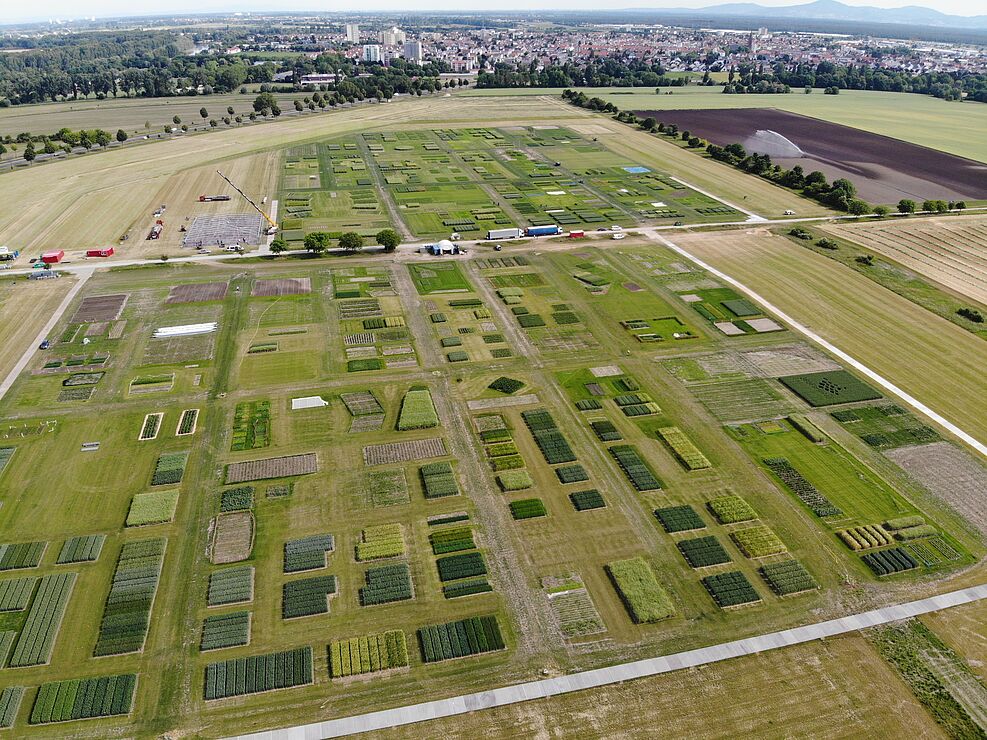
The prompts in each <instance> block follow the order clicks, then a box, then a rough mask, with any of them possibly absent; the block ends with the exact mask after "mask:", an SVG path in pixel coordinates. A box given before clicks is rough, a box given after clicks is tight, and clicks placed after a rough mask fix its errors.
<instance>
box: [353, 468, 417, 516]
mask: <svg viewBox="0 0 987 740" xmlns="http://www.w3.org/2000/svg"><path fill="white" fill-rule="evenodd" d="M364 495H365V496H366V497H367V499H368V500H369V501H370V504H371V506H374V507H381V506H396V505H399V504H407V503H409V502H410V501H411V496H410V494H409V493H408V479H407V478H406V477H405V474H404V470H403V469H402V468H394V469H392V470H372V471H370V472H369V473H367V484H366V488H365V489H364Z"/></svg>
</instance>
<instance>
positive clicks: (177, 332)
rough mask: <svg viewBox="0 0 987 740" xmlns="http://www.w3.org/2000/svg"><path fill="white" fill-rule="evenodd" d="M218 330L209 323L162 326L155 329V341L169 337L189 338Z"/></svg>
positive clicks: (217, 326) (212, 322) (213, 324)
mask: <svg viewBox="0 0 987 740" xmlns="http://www.w3.org/2000/svg"><path fill="white" fill-rule="evenodd" d="M218 328H219V324H218V323H217V322H215V321H210V322H208V323H205V324H183V325H182V326H162V327H161V328H159V329H155V331H154V338H155V339H168V338H170V337H191V336H194V335H196V334H212V333H213V332H214V331H216V330H217V329H218Z"/></svg>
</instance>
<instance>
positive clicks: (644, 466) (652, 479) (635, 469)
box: [610, 445, 661, 491]
mask: <svg viewBox="0 0 987 740" xmlns="http://www.w3.org/2000/svg"><path fill="white" fill-rule="evenodd" d="M610 454H611V455H613V458H614V460H616V461H617V464H618V465H620V469H621V470H623V471H624V475H626V476H627V479H628V480H629V481H630V482H631V485H633V486H634V488H636V489H637V490H638V491H657V490H659V489H660V488H661V481H660V480H659V479H658V476H656V475H655V473H654V471H653V470H652V469H651V466H650V465H648V463H647V462H646V461H645V459H644V458H643V457H641V453H640V452H638V450H637V448H636V447H633V446H632V445H614V446H613V447H611V448H610Z"/></svg>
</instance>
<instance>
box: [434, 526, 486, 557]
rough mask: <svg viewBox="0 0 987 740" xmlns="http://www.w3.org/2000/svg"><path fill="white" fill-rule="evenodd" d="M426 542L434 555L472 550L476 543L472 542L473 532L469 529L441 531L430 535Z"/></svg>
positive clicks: (453, 528)
mask: <svg viewBox="0 0 987 740" xmlns="http://www.w3.org/2000/svg"><path fill="white" fill-rule="evenodd" d="M428 540H429V542H430V543H431V545H432V552H433V553H434V554H435V555H445V554H446V553H450V552H459V551H460V550H472V549H474V548H475V547H476V543H475V542H474V541H473V530H472V529H470V528H469V527H452V528H450V529H441V530H439V531H438V532H433V533H432V534H430V535H429V537H428Z"/></svg>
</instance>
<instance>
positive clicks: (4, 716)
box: [0, 686, 24, 730]
mask: <svg viewBox="0 0 987 740" xmlns="http://www.w3.org/2000/svg"><path fill="white" fill-rule="evenodd" d="M23 698H24V687H23V686H8V687H7V688H5V689H4V690H3V691H0V730H7V729H10V728H11V727H13V726H14V721H15V720H16V719H17V712H18V711H20V708H21V700H22V699H23Z"/></svg>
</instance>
